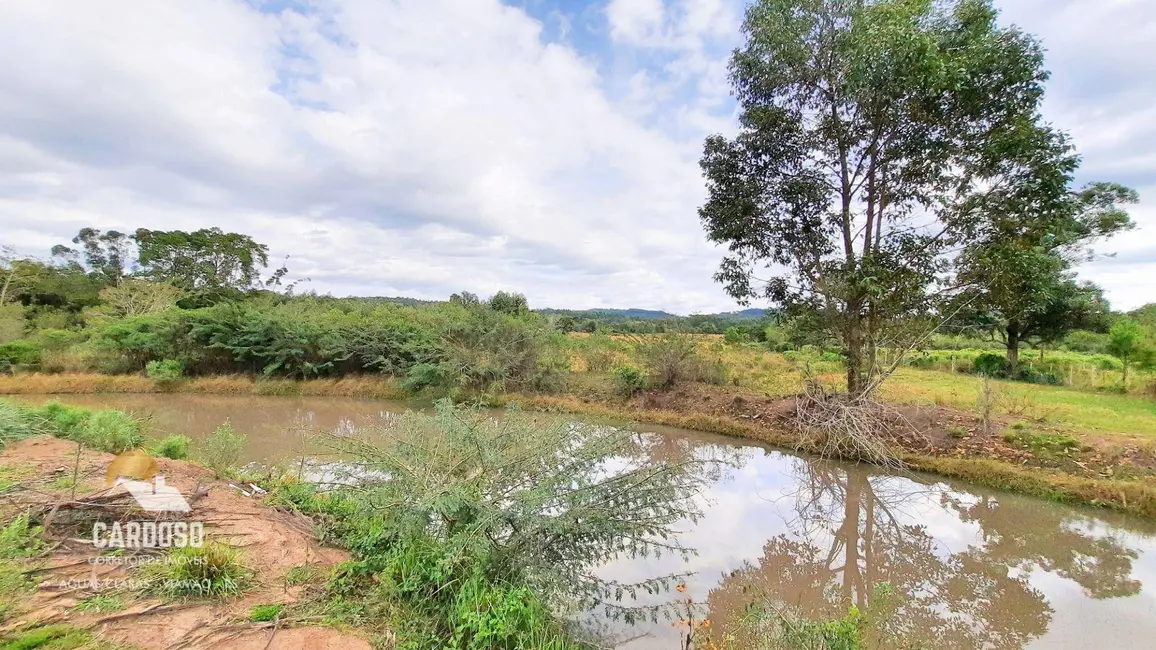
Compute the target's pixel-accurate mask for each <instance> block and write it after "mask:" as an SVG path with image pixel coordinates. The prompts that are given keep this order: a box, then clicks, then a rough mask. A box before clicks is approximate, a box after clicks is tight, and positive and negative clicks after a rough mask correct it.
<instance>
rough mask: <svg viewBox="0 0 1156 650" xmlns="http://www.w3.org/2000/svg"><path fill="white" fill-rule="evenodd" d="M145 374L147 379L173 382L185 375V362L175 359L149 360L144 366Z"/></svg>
mask: <svg viewBox="0 0 1156 650" xmlns="http://www.w3.org/2000/svg"><path fill="white" fill-rule="evenodd" d="M145 374H146V375H147V376H148V378H149V379H155V380H157V381H161V382H175V381H178V380H180V379H181V378H182V377H183V376H184V375H185V364H183V363H181V362H180V361H177V360H176V359H163V360H161V361H149V362H148V364H147V365H146V366H145Z"/></svg>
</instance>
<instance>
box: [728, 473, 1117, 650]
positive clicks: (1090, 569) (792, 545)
mask: <svg viewBox="0 0 1156 650" xmlns="http://www.w3.org/2000/svg"><path fill="white" fill-rule="evenodd" d="M794 468H795V469H794V472H795V474H796V480H797V484H798V486H799V487H798V489H797V490H796V491H795V493H794V494H793V497H794V499H795V508H794V513H793V518H792V519H791V520H790V521H788V531H789V532H787V533H784V534H780V535H777V536H775V537H773V538H771V539H770V540H768V541H767V543H766V545H765V546H764V548H763V556H762V558H760V559H759V560H758V561H757V563H754V562H747V563H746V564H745V566H743V567H742V568H740V569H738V570H736V571H733V572H731V574H730V575H729V576H727V577H725V578H724V579H723V580H722V581H721V582H720V583H719V585H718V586H717V587H716V588H714V589H713V590H711V593H710V596H709V600H708V605H709V607H710V616H711V619H712V621H713V622H714V628H715V636H716V637H717V638H724V637H725V636H726V635H727V634H728V633H735V632H736V631H737V630H738V629H739V623H740V621H741V620H742V618H743V617H744V613H745V611H746V608H747V607H748V605H751V604H754V603H762V602H766V603H771V604H774V605H777V606H789V607H791V608H792V609H795V610H797V611H798V612H799V613H800V614H802V615H805V616H810V617H823V618H839V617H842V616H843V615H845V614H846V613H847V611H848V608H849V607H850V606H852V605H854V606H856V607H857V608H859V610H860V611H863V612H867V613H869V614H876V615H879V614H881V611H880V610H881V609H884V608H892V607H893V608H894V611H892V612H890V615H889V616H885V617H883V619H882V620H883V623H882V624H881V625H880V629H878V630H874V631H873V632H872V633H871V635H870V637H871V638H869V641H870V645H871V646H872V647H879V648H894V647H903V646H905V645H907V644H912V645H914V646H915V647H929V648H937V649H939V648H945V649H947V648H959V649H964V648H967V649H969V650H970V649H972V648H992V649H1001V650H1002V649H1013V648H1021V647H1023V646H1024V645H1025V644H1027V643H1028V642H1029V641H1031V640H1032V639H1034V638H1036V637H1038V636H1040V635H1042V634H1043V633H1044V632H1045V631H1046V630H1047V627H1048V624H1049V622H1050V620H1051V616H1052V609H1051V607H1050V605H1049V604H1048V602H1047V600H1046V599H1045V597H1044V594H1043V593H1041V592H1040V591H1039V590H1037V589H1035V588H1034V587H1032V586H1031V584H1030V583H1029V577H1030V571H1032V570H1036V569H1038V570H1043V571H1049V572H1054V573H1056V574H1057V575H1060V576H1063V577H1065V578H1068V579H1070V580H1073V581H1075V582H1077V583H1079V584H1080V585H1081V586H1083V588H1084V589H1085V590H1086V592H1087V593H1088V594H1089V595H1091V596H1092V597H1097V598H1102V597H1112V596H1125V595H1131V594H1135V593H1137V592H1138V591H1139V588H1140V584H1139V582H1137V581H1136V580H1134V579H1132V578H1131V577H1130V576H1131V573H1132V563H1133V561H1134V560H1135V559H1136V557H1137V553H1136V551H1134V550H1132V549H1129V548H1127V547H1126V546H1124V545H1123V543H1122V542H1121V541H1120V540H1118V539H1115V538H1113V537H1110V536H1104V535H1099V534H1093V533H1092V532H1091V531H1090V530H1089V529H1090V525H1089V523H1088V522H1081V521H1079V520H1078V519H1079V516H1078V515H1075V516H1074V518H1075V519H1076V520H1075V521H1073V514H1072V513H1071V512H1065V511H1061V510H1060V509H1058V508H1052V507H1049V505H1048V504H1040V505H1039V507H1023V506H1022V505H1020V506H1017V507H1015V508H1012V507H1001V506H1000V504H999V502H998V501H997V500H996V499H995V498H992V497H970V496H968V497H966V498H965V497H960V496H958V495H950V494H949V495H947V496H944V497H942V498H941V499H940V504H941V506H942V507H943V508H945V509H946V512H948V513H954V516H956V517H958V518H959V519H960V520H962V521H964V522H971V523H974V524H977V525H978V526H979V527H980V529H981V532H980V539H981V540H982V543H979V544H973V545H970V546H968V547H966V548H965V549H962V550H956V551H955V552H952V551H951V550H949V549H948V548H946V547H945V546H944V545H943V544H940V543H937V542H936V540H935V539H934V537H933V534H932V531H929V530H928V528H927V526H926V525H925V524H924V523H922V522H920V521H919V519H918V516H917V515H913V514H912V513H911V512H907V511H906V510H907V506H912V508H911V509H912V510H914V509H915V508H914V506H915V505H916V504H920V503H922V504H927V503H928V502H929V499H928V493H929V487H928V486H925V485H921V484H919V483H916V482H913V481H911V480H909V479H907V478H902V477H890V476H870V475H868V474H867V473H866V472H864V471H862V470H861V469H859V468H854V467H852V468H848V467H846V466H843V465H839V464H833V463H819V462H808V461H806V460H803V459H797V460H796V462H795V463H794ZM881 584H889V585H891V587H892V589H893V590H894V592H895V594H896V598H894V599H888V600H889V601H890V602H888V603H883V602H879V603H877V602H875V596H874V595H873V594H874V593H875V591H876V586H877V585H881ZM740 636H741V633H740Z"/></svg>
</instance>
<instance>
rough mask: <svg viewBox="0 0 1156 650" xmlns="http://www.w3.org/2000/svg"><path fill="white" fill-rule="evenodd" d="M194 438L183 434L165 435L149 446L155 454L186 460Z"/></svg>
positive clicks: (151, 452)
mask: <svg viewBox="0 0 1156 650" xmlns="http://www.w3.org/2000/svg"><path fill="white" fill-rule="evenodd" d="M192 442H193V440H192V438H189V437H188V436H182V435H179V434H177V435H171V436H165V437H164V438H161V439H160V440H158V441H156V442H155V443H153V444H152V445H150V446H149V449H148V451H149V453H150V454H152V455H154V456H163V457H164V458H171V459H173V460H184V459H186V458H188V457H189V445H191V444H192Z"/></svg>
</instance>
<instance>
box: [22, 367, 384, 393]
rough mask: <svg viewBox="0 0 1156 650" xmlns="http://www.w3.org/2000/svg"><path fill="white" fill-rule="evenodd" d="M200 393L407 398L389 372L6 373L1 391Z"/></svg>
mask: <svg viewBox="0 0 1156 650" xmlns="http://www.w3.org/2000/svg"><path fill="white" fill-rule="evenodd" d="M172 391H177V392H182V393H194V394H200V395H311V396H334V397H365V398H373V399H405V398H406V397H407V395H406V393H405V391H403V390H402V389H401V388H400V387H398V385H397V384H396V383H395V382H394V381H393V380H392V379H389V378H388V377H346V378H343V379H311V380H308V381H293V380H289V379H257V380H255V379H253V378H251V377H241V376H216V377H193V378H190V379H185V380H182V381H181V382H179V383H178V384H176V385H175V386H172V387H169V388H166V387H163V386H162V385H161V384H158V383H157V382H155V381H153V380H152V379H149V378H147V377H141V376H140V375H97V374H91V373H84V374H79V373H68V374H53V375H47V374H31V375H7V376H0V394H3V395H49V394H81V393H162V392H172Z"/></svg>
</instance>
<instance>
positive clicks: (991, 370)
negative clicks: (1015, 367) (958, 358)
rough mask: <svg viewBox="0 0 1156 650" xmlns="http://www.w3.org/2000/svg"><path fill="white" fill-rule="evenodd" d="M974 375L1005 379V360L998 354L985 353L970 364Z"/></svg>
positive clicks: (1006, 366)
mask: <svg viewBox="0 0 1156 650" xmlns="http://www.w3.org/2000/svg"><path fill="white" fill-rule="evenodd" d="M972 366H973V367H974V368H975V374H977V375H984V376H987V377H1006V376H1007V372H1008V363H1007V358H1006V357H1004V356H1003V355H999V354H991V353H988V352H985V353H983V354H981V355H979V356H978V357H976V358H975V361H973V362H972Z"/></svg>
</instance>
